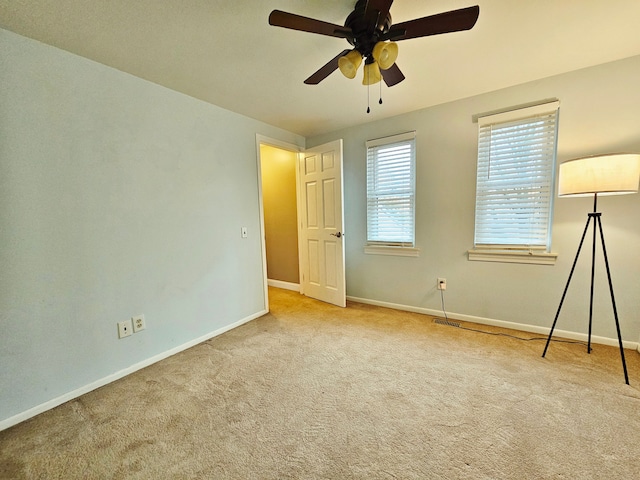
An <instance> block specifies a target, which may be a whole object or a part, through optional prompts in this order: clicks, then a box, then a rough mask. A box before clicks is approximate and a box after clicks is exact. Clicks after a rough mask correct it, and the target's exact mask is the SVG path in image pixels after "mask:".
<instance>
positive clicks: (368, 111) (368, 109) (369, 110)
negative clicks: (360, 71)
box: [365, 70, 371, 113]
mask: <svg viewBox="0 0 640 480" xmlns="http://www.w3.org/2000/svg"><path fill="white" fill-rule="evenodd" d="M365 72H367V70H365ZM365 75H366V73H365ZM370 86H371V85H369V83H368V82H367V113H370V112H371V108H369V87H370Z"/></svg>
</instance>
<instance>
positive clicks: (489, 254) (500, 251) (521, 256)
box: [467, 99, 560, 265]
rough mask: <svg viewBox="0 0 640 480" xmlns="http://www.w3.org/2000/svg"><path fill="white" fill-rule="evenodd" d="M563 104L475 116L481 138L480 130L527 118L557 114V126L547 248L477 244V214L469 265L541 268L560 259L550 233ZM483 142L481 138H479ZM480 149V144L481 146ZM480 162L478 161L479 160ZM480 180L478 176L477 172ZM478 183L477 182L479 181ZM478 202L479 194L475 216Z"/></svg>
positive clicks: (541, 104)
mask: <svg viewBox="0 0 640 480" xmlns="http://www.w3.org/2000/svg"><path fill="white" fill-rule="evenodd" d="M559 106H560V102H559V101H558V100H557V99H553V100H547V101H543V102H536V103H530V104H527V105H521V106H519V107H514V108H511V109H509V110H499V111H494V112H490V113H487V114H479V115H474V116H473V117H472V120H473V121H474V122H477V123H478V134H479V133H480V129H481V128H482V127H485V126H487V125H493V124H502V123H508V122H513V121H518V120H524V119H527V118H534V117H538V116H541V115H545V114H549V113H552V112H556V124H555V128H556V130H555V149H556V150H555V152H554V164H553V168H552V172H551V189H550V190H551V191H550V196H551V197H550V204H549V224H548V227H547V236H548V239H547V244H546V245H545V246H541V245H535V246H532V245H524V244H523V245H517V244H512V245H491V244H476V243H475V240H476V234H475V226H476V218H475V214H474V246H473V248H472V249H470V250H468V252H467V254H468V259H469V260H470V261H486V262H504V263H525V264H539V265H553V264H555V261H556V259H557V256H558V255H557V254H556V253H552V252H551V251H550V250H551V229H552V223H553V206H554V202H553V199H554V196H555V173H556V172H555V170H556V160H557V158H556V155H557V140H558V116H557V115H558V113H557V111H558V109H559ZM478 142H480V137H479V138H478ZM478 146H479V144H478ZM478 160H479V159H478ZM476 176H477V172H476ZM476 182H477V178H476ZM477 202H478V191H477V190H476V214H477Z"/></svg>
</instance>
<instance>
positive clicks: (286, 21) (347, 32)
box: [269, 10, 353, 38]
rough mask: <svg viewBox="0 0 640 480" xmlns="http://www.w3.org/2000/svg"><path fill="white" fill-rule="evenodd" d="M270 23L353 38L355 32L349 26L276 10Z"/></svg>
mask: <svg viewBox="0 0 640 480" xmlns="http://www.w3.org/2000/svg"><path fill="white" fill-rule="evenodd" d="M269 25H273V26H276V27H283V28H290V29H291V30H300V31H302V32H310V33H318V34H320V35H327V36H329V37H338V38H352V37H353V32H352V31H351V29H350V28H348V27H342V26H340V25H335V24H333V23H328V22H323V21H321V20H316V19H314V18H308V17H303V16H301V15H296V14H294V13H288V12H283V11H281V10H274V11H273V12H271V14H270V15H269Z"/></svg>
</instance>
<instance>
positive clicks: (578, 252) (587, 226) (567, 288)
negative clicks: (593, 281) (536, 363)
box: [542, 216, 591, 358]
mask: <svg viewBox="0 0 640 480" xmlns="http://www.w3.org/2000/svg"><path fill="white" fill-rule="evenodd" d="M590 222H591V216H589V217H587V223H586V225H585V226H584V231H583V232H582V238H581V239H580V245H578V251H577V252H576V257H575V258H574V259H573V265H572V266H571V272H570V273H569V279H568V280H567V284H566V285H565V287H564V292H562V298H561V299H560V305H558V310H557V311H556V316H555V318H554V319H553V324H552V325H551V331H550V332H549V337H548V338H547V343H546V345H545V346H544V352H542V358H544V356H545V355H546V354H547V349H548V348H549V343H550V342H551V337H552V336H553V331H554V330H555V328H556V323H557V322H558V317H559V316H560V310H562V304H563V303H564V298H565V297H566V296H567V290H569V284H570V283H571V278H572V277H573V272H574V271H575V269H576V264H577V263H578V257H579V256H580V251H581V250H582V244H583V243H584V238H585V236H586V235H587V230H588V229H589V223H590Z"/></svg>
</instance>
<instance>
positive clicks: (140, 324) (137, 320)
mask: <svg viewBox="0 0 640 480" xmlns="http://www.w3.org/2000/svg"><path fill="white" fill-rule="evenodd" d="M131 322H132V323H133V332H134V333H138V332H139V331H140V330H144V329H145V328H146V326H147V324H146V322H145V321H144V315H136V316H134V317H131Z"/></svg>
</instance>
